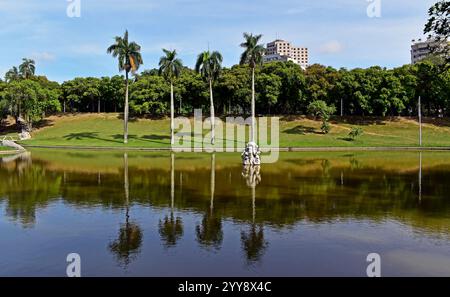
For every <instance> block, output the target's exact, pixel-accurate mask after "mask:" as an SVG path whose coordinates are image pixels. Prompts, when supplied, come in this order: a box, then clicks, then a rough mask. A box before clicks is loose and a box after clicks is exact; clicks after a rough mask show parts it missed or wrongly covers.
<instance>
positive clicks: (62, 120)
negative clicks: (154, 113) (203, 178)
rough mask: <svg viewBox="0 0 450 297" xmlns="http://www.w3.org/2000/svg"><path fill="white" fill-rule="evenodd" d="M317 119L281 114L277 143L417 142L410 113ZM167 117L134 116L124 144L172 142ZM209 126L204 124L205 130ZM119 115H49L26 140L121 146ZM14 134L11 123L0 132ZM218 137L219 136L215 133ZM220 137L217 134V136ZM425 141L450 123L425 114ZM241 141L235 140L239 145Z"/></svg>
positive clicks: (448, 141)
mask: <svg viewBox="0 0 450 297" xmlns="http://www.w3.org/2000/svg"><path fill="white" fill-rule="evenodd" d="M320 126H321V123H320V122H319V121H314V120H312V119H307V118H304V117H295V118H281V119H280V147H352V146H353V147H365V146H417V144H418V134H419V133H418V127H419V126H418V124H417V122H416V121H415V120H414V119H408V118H385V119H367V118H366V119H364V120H362V119H358V118H351V119H350V118H349V119H344V120H341V119H339V118H336V119H334V120H333V121H332V123H331V127H332V128H331V132H330V133H329V134H327V135H324V134H322V133H321V132H320ZM169 127H170V121H169V120H168V119H154V120H151V119H136V120H132V121H131V122H130V125H129V134H130V136H129V144H128V147H148V148H161V147H169V146H170V136H169V134H170V133H169ZM351 127H360V128H362V129H363V131H364V134H363V135H362V136H361V137H359V138H358V139H357V140H355V141H351V140H349V139H348V133H349V132H350V129H351ZM207 132H208V130H204V134H206V133H207ZM122 133H123V121H122V119H121V118H120V116H119V115H118V114H79V115H64V116H52V117H49V118H47V119H46V120H45V121H44V122H43V123H42V124H41V126H40V127H38V128H37V129H36V130H35V131H34V132H33V139H32V140H28V141H24V142H22V143H23V144H25V145H48V146H101V147H124V144H123V143H122V141H123V140H122V139H123V138H122ZM6 134H9V135H17V133H13V132H12V130H11V129H7V130H3V132H0V135H6ZM218 138H219V137H218ZM219 139H220V138H219ZM423 144H424V146H430V147H431V146H432V147H439V146H449V147H450V123H448V122H447V120H444V119H439V120H433V119H426V120H425V124H424V128H423ZM242 145H243V143H239V146H242Z"/></svg>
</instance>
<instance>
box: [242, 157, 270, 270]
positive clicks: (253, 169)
mask: <svg viewBox="0 0 450 297" xmlns="http://www.w3.org/2000/svg"><path fill="white" fill-rule="evenodd" d="M242 176H243V177H245V179H246V182H247V186H248V187H250V188H251V190H252V223H251V226H250V230H249V231H248V232H245V231H242V232H241V242H242V249H243V250H244V253H245V256H246V258H247V261H248V263H249V264H253V263H256V262H259V261H260V260H261V257H262V255H263V254H264V251H265V250H266V248H267V246H268V242H267V241H266V240H265V238H264V227H263V225H262V224H257V223H256V186H257V185H258V184H259V183H260V182H261V175H260V167H259V166H251V165H249V166H244V169H243V171H242Z"/></svg>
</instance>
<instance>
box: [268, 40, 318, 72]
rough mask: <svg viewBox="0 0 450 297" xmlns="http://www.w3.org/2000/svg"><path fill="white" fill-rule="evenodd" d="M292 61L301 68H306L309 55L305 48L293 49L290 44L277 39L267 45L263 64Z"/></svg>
mask: <svg viewBox="0 0 450 297" xmlns="http://www.w3.org/2000/svg"><path fill="white" fill-rule="evenodd" d="M272 61H293V62H294V63H296V64H298V65H300V66H301V67H302V68H306V67H308V64H309V54H308V48H306V47H295V46H293V45H292V44H291V43H290V42H287V41H285V40H280V39H277V40H275V41H273V42H270V43H268V44H267V48H266V54H265V55H264V62H265V63H268V62H272Z"/></svg>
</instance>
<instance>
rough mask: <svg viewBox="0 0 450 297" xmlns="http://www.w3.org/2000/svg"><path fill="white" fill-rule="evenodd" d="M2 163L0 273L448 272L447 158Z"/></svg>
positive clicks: (73, 155)
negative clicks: (77, 261) (73, 262)
mask: <svg viewBox="0 0 450 297" xmlns="http://www.w3.org/2000/svg"><path fill="white" fill-rule="evenodd" d="M0 160H1V161H0V234H1V236H0V251H1V253H0V275H1V276H30V275H33V276H34V275H37V276H64V275H65V272H66V266H67V263H66V256H67V255H68V254H69V253H72V252H76V253H78V254H80V256H81V261H82V275H84V276H135V275H136V276H335V275H345V276H365V274H366V267H367V264H368V263H367V262H366V257H367V255H368V254H369V253H372V252H376V253H379V254H380V255H381V262H382V274H383V275H385V276H416V275H419V276H422V275H423V276H432V275H437V276H450V153H437V152H435V153H421V154H420V153H415V152H414V153H403V152H394V153H393V152H390V153H386V152H370V153H367V152H358V153H285V154H281V156H280V160H279V161H278V162H277V163H276V164H266V165H263V166H262V167H261V168H260V169H259V170H258V169H257V168H255V169H247V170H245V169H244V170H243V168H242V166H241V165H240V159H239V154H215V155H209V154H175V155H172V154H170V153H127V154H125V153H108V152H81V151H80V152H75V151H48V150H42V151H39V150H36V151H32V152H31V153H26V154H23V155H20V156H15V157H11V156H8V157H1V158H0Z"/></svg>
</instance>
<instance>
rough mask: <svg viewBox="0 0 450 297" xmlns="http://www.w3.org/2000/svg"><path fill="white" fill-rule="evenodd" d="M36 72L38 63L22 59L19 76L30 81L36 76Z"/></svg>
mask: <svg viewBox="0 0 450 297" xmlns="http://www.w3.org/2000/svg"><path fill="white" fill-rule="evenodd" d="M35 72H36V63H35V62H34V60H32V59H26V58H23V59H22V64H20V66H19V74H20V75H21V76H22V78H24V79H28V78H31V77H33V76H34V74H35Z"/></svg>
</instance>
